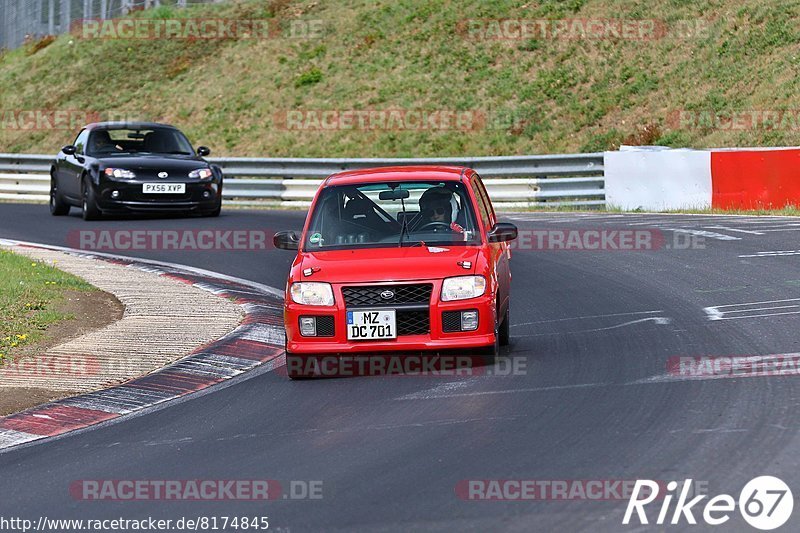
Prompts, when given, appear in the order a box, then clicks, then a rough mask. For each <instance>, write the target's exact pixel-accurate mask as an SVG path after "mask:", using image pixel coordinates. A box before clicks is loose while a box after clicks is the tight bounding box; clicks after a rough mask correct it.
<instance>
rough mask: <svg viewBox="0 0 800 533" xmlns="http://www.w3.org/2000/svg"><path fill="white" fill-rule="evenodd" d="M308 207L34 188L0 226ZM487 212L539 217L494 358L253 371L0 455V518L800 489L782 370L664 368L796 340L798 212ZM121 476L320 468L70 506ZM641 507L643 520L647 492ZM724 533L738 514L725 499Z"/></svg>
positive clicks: (571, 516) (36, 229)
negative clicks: (110, 212) (403, 370)
mask: <svg viewBox="0 0 800 533" xmlns="http://www.w3.org/2000/svg"><path fill="white" fill-rule="evenodd" d="M73 211H74V210H73ZM304 215H305V214H304V213H300V212H290V211H239V210H227V211H225V210H223V214H222V216H221V217H220V218H219V219H203V218H170V219H142V218H127V219H116V220H109V221H101V222H95V223H85V222H83V221H82V220H81V219H80V218H79V217H78V216H77V215H76V214H73V215H72V216H70V217H66V218H53V217H51V216H49V214H48V213H47V207H46V206H43V205H15V204H1V205H0V237H5V238H13V239H20V240H28V241H36V242H43V243H48V244H55V245H61V246H67V245H68V244H69V242H72V241H73V239H74V237H70V235H73V236H74V233H72V234H70V231H74V230H86V229H92V230H94V229H117V230H119V229H125V230H132V229H152V230H155V229H214V228H226V229H235V230H266V231H270V232H272V231H275V230H280V229H299V228H300V227H301V225H302V221H303V217H304ZM504 220H509V221H512V222H515V223H516V224H518V226H519V227H520V230H521V231H522V232H523V235H528V237H527V244H525V242H524V241H522V240H521V241H520V246H521V247H523V248H524V247H527V248H536V246H535V245H536V242H537V238H538V237H537V235H543V233H538V234H531V233H525V231H526V230H536V231H538V232H544V231H546V232H548V233H547V234H546V235H547V239H549V240H551V241H550V242H549V245H548V246H546V247H549V248H551V249H547V250H541V249H520V250H516V251H515V252H514V255H513V259H512V268H513V274H514V280H513V292H512V330H511V331H512V335H513V336H514V339H513V343H512V346H511V347H510V349H509V350H508V352H507V354H506V357H505V358H504V359H502V360H501V361H500V362H499V363H497V365H496V367H495V369H493V370H494V372H492V374H493V375H481V376H472V377H458V376H450V377H441V376H426V377H422V376H419V377H407V376H406V377H397V376H392V377H368V378H363V377H362V378H342V379H329V380H316V381H302V382H292V381H290V380H288V379H287V378H286V377H285V376H282V375H279V373H277V372H271V373H258V372H256V373H254V374H253V377H251V378H250V379H246V380H243V381H240V382H238V383H236V384H234V385H233V386H229V387H226V388H221V389H218V390H216V391H215V392H212V393H210V394H206V395H203V396H200V397H198V398H196V399H192V400H189V401H185V402H181V403H177V404H174V405H170V406H168V407H166V408H164V409H161V410H157V411H154V412H151V413H148V414H145V415H143V416H138V417H133V418H127V419H122V420H121V421H119V422H117V423H114V424H110V425H107V426H104V427H100V428H96V429H91V430H88V431H85V432H82V433H79V434H76V435H71V436H68V437H66V438H62V439H57V440H52V441H46V442H44V443H41V444H37V445H34V446H30V447H27V448H23V449H15V450H11V451H9V452H7V453H3V454H0V495H2V496H1V497H0V508H2V512H1V513H0V514H3V515H6V516H19V517H25V518H29V519H32V520H36V519H37V518H38V517H39V516H47V517H49V518H83V519H103V518H120V517H122V518H146V517H148V516H152V517H154V518H172V519H177V518H180V517H192V518H197V517H201V516H206V517H211V516H218V517H222V516H228V517H232V516H264V515H266V516H269V522H270V529H273V528H275V529H278V528H280V529H281V530H284V531H287V530H288V531H292V532H300V531H320V530H328V531H329V530H353V529H357V530H370V531H409V530H417V529H422V528H424V529H430V530H439V531H454V530H474V531H498V530H508V531H556V530H558V531H578V530H589V531H628V530H630V531H650V530H653V531H660V530H664V528H667V529H670V527H671V528H672V529H675V530H683V529H687V528H688V529H692V528H691V527H690V526H687V524H686V522H685V521H683V522H681V524H680V525H679V526H677V527H675V526H653V525H650V526H649V527H645V526H640V525H639V524H638V523H636V522H635V523H636V525H629V526H623V525H622V517H623V514H624V511H625V507H626V503H627V501H626V500H623V499H615V498H613V497H611V498H608V499H604V500H601V501H597V500H593V499H591V500H590V499H572V500H563V499H562V500H558V499H556V500H544V501H530V500H528V501H470V500H467V499H464V498H463V497H460V496H463V493H458V492H457V491H456V487H457V485H459V482H462V483H463V482H464V480H509V479H514V480H567V481H569V480H601V481H605V480H634V479H642V478H647V479H653V480H661V481H664V482H667V481H670V480H677V481H683V480H684V479H687V478H691V479H694V480H700V481H701V482H702V483H704V484H705V486H706V487H707V489H708V492H710V493H711V495H716V494H721V493H725V494H732V495H734V497H735V498H736V497H738V494H739V491H740V490H741V489H742V487H743V486H744V484H745V483H746V482H747V481H749V480H750V479H752V478H754V477H757V476H761V475H777V476H778V477H780V478H782V479H783V480H784V481H785V482H786V483H787V484H788V485H789V486H790V487H792V488H794V490H795V497H797V495H798V494H800V458H798V453H797V451H798V450H800V438H799V437H798V433H797V429H798V426H800V410H797V406H798V405H799V404H800V396H799V395H798V391H800V388H798V381H797V380H798V379H800V376H798V375H797V374H796V373H795V375H793V376H792V375H788V376H737V377H720V376H717V377H712V376H705V377H689V376H686V375H681V374H680V373H678V372H675V371H674V368H673V371H671V370H670V368H672V367H670V362H671V361H674V360H675V359H674V358H675V357H677V356H728V357H731V356H765V355H775V354H790V353H796V352H800V338H798V333H797V332H798V330H800V328H799V327H798V326H800V268H798V262H799V261H800V251H797V252H796V253H795V254H792V253H790V252H793V251H796V250H797V249H798V248H800V246H798V244H797V237H798V235H799V234H798V233H797V232H798V231H800V220H798V219H785V218H777V217H776V218H755V217H753V218H749V217H738V216H737V217H714V216H678V215H640V214H630V215H613V214H611V215H609V214H571V213H541V214H533V213H524V214H517V215H508V216H506V217H504ZM576 230H580V231H582V233H581V232H578V231H576ZM620 230H624V231H628V232H630V231H634V230H635V231H636V232H638V233H637V235H640V236H641V235H644V237H643V238H644V239H647V240H648V241H649V242H650V243H651V244H650V248H655V249H648V250H620V249H615V248H614V243H613V242H612V241H613V239H614V238H616V237H611V236H609V235H611V234H609V233H608V232H618V231H620ZM570 232H572V233H570ZM587 232H607V233H606V236H609V242H608V243H606V244H605V245H604V246H605V247H606V248H607V249H603V250H595V251H588V250H577V249H558V248H564V246H561V245H560V244H559V242H558V241H553V240H552V239H557V238H559V237H557V236H558V235H562V236H566V238H565V240H564V243H565V244H566V243H569V238H571V237H570V235H572V236H574V235H578V236H579V237H578V238H579V239H580V238H583V237H585V236H586V235H592V234H590V233H587ZM531 235H533V237H531ZM615 235H619V234H618V233H617V234H615ZM573 248H575V246H573ZM770 252H773V253H770ZM775 252H780V253H775ZM114 253H120V254H126V253H128V254H130V255H134V256H139V257H146V258H151V259H158V260H165V261H171V262H176V263H182V264H188V265H192V266H197V267H202V268H206V269H209V270H214V271H218V272H224V273H226V274H230V275H233V276H238V277H242V278H246V279H249V280H253V281H257V282H261V283H265V284H268V285H271V286H274V287H279V288H282V287H283V286H284V284H285V276H286V272H287V270H288V266H289V264H290V263H291V260H292V258H293V255H292V253H291V252H286V251H281V250H272V249H270V250H261V251H248V250H242V251H236V252H230V251H227V252H226V251H186V250H136V251H130V252H125V251H119V250H116V251H114ZM726 306H727V307H726ZM671 358H673V359H671ZM515 365H516V366H515ZM501 367H503V368H501ZM508 368H516V369H517V371H516V372H510V373H509V372H506V371H505V370H507V369H508ZM509 374H510V375H509ZM123 479H132V480H142V479H148V480H191V479H212V480H241V479H270V480H279V481H281V486H282V487H284V489H286V488H287V487H289V485H290V482H291V481H293V480H294V481H302V480H305V481H311V480H316V481H322V484H323V490H322V498H321V499H302V500H291V499H283V498H279V499H278V500H276V501H271V502H268V503H263V502H261V503H256V502H247V501H218V502H197V501H134V502H131V501H81V500H79V499H75V498H73V497H72V496H71V495H70V492H69V488H70V484H71V483H73V482H75V481H78V480H123ZM287 492H288V491H287ZM650 511H651V512H650V514H649V516H650V517H651V522H652V520H654V519H655V516H656V514H657V512H658V507H655V508H653V509H650ZM701 512H702V510H701V511H700V513H698V512H695V516H696V518H697V519H698V520H699V521H701V522H702V517H701V516H698V515H699V514H701ZM706 527H707V526H700V527H699V529H702V530H706ZM787 527H789V528H791V526H787ZM795 527H796V526H795ZM694 529H695V530H697V529H698V527H697V526H695V528H694ZM718 529H719V528H718ZM724 529H725V530H726V531H731V530H741V531H751V530H752V529H750V527H749V526H748V525H747V524H746V523H745V522H744V520H743V519H742V518H741V516H740V515H739V514H738V513H734V514H733V515H732V518H731V522H729V523H728V524H726V527H725V528H724Z"/></svg>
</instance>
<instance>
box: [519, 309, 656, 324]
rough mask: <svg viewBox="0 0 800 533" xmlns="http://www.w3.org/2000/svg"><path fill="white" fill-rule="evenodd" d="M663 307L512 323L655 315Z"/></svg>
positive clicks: (541, 322) (540, 322)
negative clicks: (652, 309) (651, 309)
mask: <svg viewBox="0 0 800 533" xmlns="http://www.w3.org/2000/svg"><path fill="white" fill-rule="evenodd" d="M663 312H664V311H663V309H659V310H657V311H633V312H630V313H612V314H610V315H585V316H576V317H571V318H554V319H552V320H536V321H534V322H523V323H521V324H511V327H512V328H516V327H520V326H530V325H533V324H549V323H550V322H566V321H569V320H587V319H591V318H613V317H618V316H632V315H633V316H635V315H654V314H656V313H663Z"/></svg>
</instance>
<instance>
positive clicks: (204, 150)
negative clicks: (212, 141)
mask: <svg viewBox="0 0 800 533" xmlns="http://www.w3.org/2000/svg"><path fill="white" fill-rule="evenodd" d="M197 155H199V156H200V157H205V156H207V155H211V149H210V148H209V147H208V146H198V147H197Z"/></svg>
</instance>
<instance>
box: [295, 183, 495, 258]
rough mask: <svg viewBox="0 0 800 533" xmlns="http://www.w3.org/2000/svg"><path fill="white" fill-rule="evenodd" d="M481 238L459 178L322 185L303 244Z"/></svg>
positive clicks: (440, 241)
mask: <svg viewBox="0 0 800 533" xmlns="http://www.w3.org/2000/svg"><path fill="white" fill-rule="evenodd" d="M480 242H481V241H480V235H479V232H478V226H477V224H476V222H475V213H474V210H473V209H472V203H471V202H470V199H469V196H468V195H467V190H466V188H465V187H464V185H463V184H461V183H459V182H436V181H403V182H392V183H370V184H364V185H338V186H331V187H326V188H325V189H323V190H322V192H321V193H320V196H319V199H318V200H317V203H316V207H315V208H314V212H313V214H312V216H311V223H310V225H309V227H308V232H307V233H306V240H305V243H304V249H305V250H307V251H319V250H331V249H343V248H362V247H363V248H366V247H370V248H375V247H388V246H401V245H418V244H420V243H425V244H428V245H432V244H438V245H442V244H446V245H465V244H467V245H470V244H472V245H474V244H479V243H480Z"/></svg>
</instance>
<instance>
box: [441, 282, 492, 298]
mask: <svg viewBox="0 0 800 533" xmlns="http://www.w3.org/2000/svg"><path fill="white" fill-rule="evenodd" d="M484 292H486V278H484V277H483V276H457V277H455V278H445V280H444V283H442V301H443V302H451V301H453V300H467V299H469V298H477V297H478V296H482V295H483V293H484Z"/></svg>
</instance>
